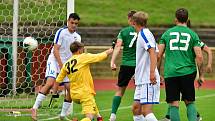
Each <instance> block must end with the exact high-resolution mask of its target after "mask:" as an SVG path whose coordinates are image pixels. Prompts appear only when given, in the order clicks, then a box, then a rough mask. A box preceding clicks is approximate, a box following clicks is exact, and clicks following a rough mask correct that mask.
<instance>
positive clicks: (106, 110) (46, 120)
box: [38, 94, 215, 121]
mask: <svg viewBox="0 0 215 121" xmlns="http://www.w3.org/2000/svg"><path fill="white" fill-rule="evenodd" d="M210 97H215V94H208V95H204V96H197V97H196V99H201V98H210ZM160 104H166V102H164V101H162V102H160ZM129 108H131V106H123V107H119V109H118V110H124V109H129ZM109 111H111V109H110V108H109V109H103V110H99V112H109ZM74 114H75V115H81V113H74ZM58 118H59V116H55V117H51V118H47V119H40V120H38V121H49V120H54V119H58ZM66 120H67V121H70V119H68V118H66Z"/></svg>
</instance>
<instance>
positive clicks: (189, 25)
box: [187, 19, 191, 28]
mask: <svg viewBox="0 0 215 121" xmlns="http://www.w3.org/2000/svg"><path fill="white" fill-rule="evenodd" d="M187 27H189V28H190V27H191V21H190V19H188V20H187Z"/></svg>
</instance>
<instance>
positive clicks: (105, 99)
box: [0, 89, 215, 121]
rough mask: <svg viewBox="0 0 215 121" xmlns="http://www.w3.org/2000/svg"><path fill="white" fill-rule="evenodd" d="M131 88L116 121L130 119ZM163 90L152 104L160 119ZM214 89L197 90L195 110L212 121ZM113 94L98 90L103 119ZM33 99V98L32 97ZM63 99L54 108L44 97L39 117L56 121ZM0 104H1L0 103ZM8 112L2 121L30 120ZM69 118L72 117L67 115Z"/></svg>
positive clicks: (183, 120)
mask: <svg viewBox="0 0 215 121" xmlns="http://www.w3.org/2000/svg"><path fill="white" fill-rule="evenodd" d="M133 93H134V92H133V90H127V91H126V94H125V96H124V97H123V100H122V103H121V105H120V108H119V110H118V112H117V121H131V120H132V112H131V105H132V102H133ZM164 94H165V93H164V90H163V89H162V90H161V100H160V101H161V103H160V104H159V105H155V106H154V113H155V115H156V117H157V118H158V119H161V118H163V117H164V115H165V113H166V110H167V104H166V103H165V101H164V100H165V99H164V98H165V96H164ZM214 94H215V90H197V91H196V95H197V101H196V105H197V110H198V111H199V112H200V114H201V115H202V117H203V120H204V121H214V114H213V112H214V111H215V110H214V109H215V105H214V100H215V95H214ZM113 95H114V91H98V92H97V96H96V101H97V104H98V107H99V108H100V112H101V114H102V116H103V117H104V119H105V121H107V120H108V118H109V115H110V110H111V103H112V97H113ZM32 101H33V99H32ZM62 101H63V99H62V98H61V99H60V101H58V102H56V103H55V107H54V108H48V107H47V106H48V102H49V98H48V99H46V101H45V102H44V103H43V106H42V107H41V108H40V109H39V111H38V112H39V119H40V120H42V119H48V118H53V117H56V119H53V120H50V121H58V119H57V115H58V113H59V112H60V109H61V108H60V106H61V104H62ZM24 104H26V105H25V106H26V107H29V108H30V107H31V106H32V105H33V102H31V101H24ZM10 105H11V106H13V107H17V108H18V107H19V105H15V104H14V103H10ZM1 106H2V104H1ZM7 114H8V112H0V119H2V120H3V121H14V120H16V121H28V120H31V118H30V116H29V115H30V114H29V112H22V114H24V115H25V114H26V115H27V116H17V117H14V116H6V115H7ZM180 115H181V121H187V118H186V108H185V106H184V104H183V103H181V104H180ZM73 116H74V117H78V118H79V119H80V118H82V117H83V116H82V115H81V108H80V105H77V104H74V115H73ZM68 118H69V119H71V118H72V117H71V116H70V117H68Z"/></svg>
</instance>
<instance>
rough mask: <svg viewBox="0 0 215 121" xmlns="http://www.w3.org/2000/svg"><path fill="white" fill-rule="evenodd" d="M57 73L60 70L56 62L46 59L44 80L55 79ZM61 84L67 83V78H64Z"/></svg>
mask: <svg viewBox="0 0 215 121" xmlns="http://www.w3.org/2000/svg"><path fill="white" fill-rule="evenodd" d="M59 72H60V68H59V65H58V63H57V61H55V60H52V59H48V60H47V63H46V75H45V78H46V79H47V78H48V77H52V78H54V79H56V78H57V75H58V74H59ZM63 82H69V78H68V77H67V76H66V77H65V78H64V80H63Z"/></svg>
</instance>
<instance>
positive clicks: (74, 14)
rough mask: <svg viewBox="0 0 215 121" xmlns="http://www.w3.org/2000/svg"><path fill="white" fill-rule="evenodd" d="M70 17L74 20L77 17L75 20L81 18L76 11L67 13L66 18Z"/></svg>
mask: <svg viewBox="0 0 215 121" xmlns="http://www.w3.org/2000/svg"><path fill="white" fill-rule="evenodd" d="M70 18H73V19H74V20H76V19H77V20H80V19H81V18H80V17H79V15H78V14H77V13H71V14H70V15H69V18H68V19H70Z"/></svg>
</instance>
